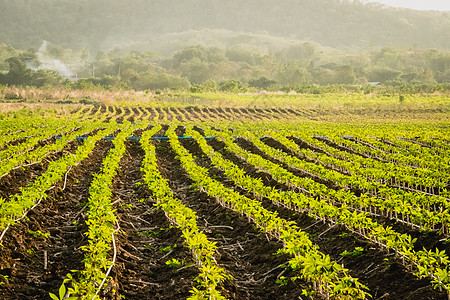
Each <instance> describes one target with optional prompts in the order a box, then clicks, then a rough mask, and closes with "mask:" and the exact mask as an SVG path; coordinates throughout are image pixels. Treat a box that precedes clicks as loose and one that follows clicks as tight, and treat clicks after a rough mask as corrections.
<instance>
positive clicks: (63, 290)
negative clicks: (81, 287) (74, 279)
mask: <svg viewBox="0 0 450 300" xmlns="http://www.w3.org/2000/svg"><path fill="white" fill-rule="evenodd" d="M65 294H66V286H65V285H64V283H63V284H61V286H60V287H59V299H64V295H65Z"/></svg>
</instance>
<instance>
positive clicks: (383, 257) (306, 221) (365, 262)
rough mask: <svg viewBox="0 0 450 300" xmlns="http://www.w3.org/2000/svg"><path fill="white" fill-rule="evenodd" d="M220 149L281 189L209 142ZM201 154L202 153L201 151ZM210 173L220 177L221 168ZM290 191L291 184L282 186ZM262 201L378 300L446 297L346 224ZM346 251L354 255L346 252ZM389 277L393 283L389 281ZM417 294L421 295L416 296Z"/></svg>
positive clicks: (217, 144) (259, 174)
mask: <svg viewBox="0 0 450 300" xmlns="http://www.w3.org/2000/svg"><path fill="white" fill-rule="evenodd" d="M208 143H209V144H210V145H211V146H213V148H214V149H215V150H216V151H219V152H221V153H222V155H224V158H227V159H229V160H231V161H233V162H234V163H235V164H236V165H238V166H239V167H240V168H243V169H244V170H245V171H246V173H247V175H249V176H251V177H253V178H261V179H262V180H263V182H264V184H265V185H268V186H274V187H276V188H279V185H280V184H279V183H276V184H274V183H275V181H274V180H273V178H271V175H270V174H267V173H265V172H260V171H258V170H256V169H255V168H254V167H252V166H250V165H248V164H247V163H245V162H243V161H242V160H241V159H240V158H238V157H237V156H236V155H234V154H233V153H230V152H228V151H227V150H225V148H224V143H222V142H220V141H217V140H210V141H209V142H208ZM198 155H199V156H200V155H201V154H198ZM213 169H215V168H211V169H210V172H211V173H212V174H214V176H215V177H216V179H217V178H219V177H220V176H221V175H220V173H221V171H220V170H217V169H216V170H213ZM221 181H222V182H223V183H224V184H226V183H227V181H228V185H230V186H233V184H234V183H233V182H230V181H229V180H227V179H226V178H223V179H222V180H221ZM235 189H236V190H237V191H239V192H240V193H241V194H244V195H246V196H247V197H250V198H253V195H252V194H250V193H247V192H246V191H244V190H242V189H240V188H238V187H236V188H235ZM282 189H283V190H286V189H287V187H286V186H284V187H283V188H282ZM262 204H263V206H264V207H265V208H266V209H269V210H271V211H276V212H278V214H279V216H280V217H282V218H285V219H287V220H290V221H295V222H296V223H297V225H298V226H299V227H300V228H301V229H302V230H304V231H305V232H307V233H309V234H310V238H311V240H312V241H313V242H314V243H316V244H317V245H319V247H320V249H321V251H322V252H324V253H327V254H329V255H330V257H331V258H332V259H333V260H335V261H337V262H339V263H341V262H342V263H344V265H345V267H346V268H349V269H350V274H351V275H352V276H354V277H357V278H360V280H361V281H362V282H363V283H364V284H366V285H367V286H368V287H369V289H370V293H371V294H372V296H373V298H374V299H378V298H381V297H383V298H382V299H445V293H442V292H438V291H437V290H434V289H433V287H432V285H431V284H430V280H429V279H418V278H417V277H415V276H414V275H413V274H412V273H411V272H409V271H407V270H406V269H405V267H403V266H402V265H401V263H400V261H399V260H398V259H396V258H395V257H394V255H393V253H390V252H385V251H382V250H380V249H378V248H377V246H376V245H374V244H372V243H370V242H368V241H367V240H365V239H363V238H362V237H359V236H356V235H355V234H352V233H351V232H349V231H348V230H346V229H345V228H344V227H343V226H339V225H337V226H332V227H330V225H328V224H324V223H322V222H317V221H316V220H314V219H313V218H312V217H309V216H308V215H307V214H306V213H296V212H294V211H291V210H289V209H286V208H283V207H279V206H276V205H274V204H273V203H272V202H271V201H270V200H269V199H267V198H263V199H262ZM356 247H361V248H362V249H363V251H362V252H361V253H359V254H358V253H356V252H354V251H355V249H356ZM345 251H347V252H349V253H353V254H347V255H345V254H344V255H343V254H342V253H344V252H345ZM386 278H389V279H390V280H389V282H386ZM416 297H417V298H416Z"/></svg>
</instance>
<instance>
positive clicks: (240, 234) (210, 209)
mask: <svg viewBox="0 0 450 300" xmlns="http://www.w3.org/2000/svg"><path fill="white" fill-rule="evenodd" d="M156 143H157V157H158V165H159V166H160V168H161V169H160V171H161V173H162V174H163V175H164V176H165V177H166V178H168V179H169V183H170V186H171V189H172V190H173V191H174V193H175V195H176V197H177V198H178V199H180V200H182V201H183V203H184V204H185V205H187V206H188V207H190V208H191V209H193V210H194V211H196V213H197V222H198V223H199V227H200V228H201V229H202V230H203V231H204V232H205V234H206V235H207V236H208V238H209V239H210V240H212V241H215V242H217V246H218V253H217V255H216V260H217V263H218V264H219V265H220V266H222V267H224V268H225V269H226V270H227V272H228V273H229V274H231V275H232V276H233V277H234V280H233V281H232V282H229V283H227V284H226V285H225V286H224V288H225V291H224V292H223V294H224V295H225V296H226V297H228V298H230V299H299V297H300V294H301V290H302V288H306V285H305V283H304V282H302V281H300V280H297V281H295V282H291V281H289V282H288V283H287V285H285V286H283V285H280V284H278V283H277V282H276V281H277V278H279V277H280V276H286V277H292V276H294V274H293V273H292V271H289V270H287V269H285V267H284V264H285V263H286V262H287V261H288V257H287V256H286V255H275V253H276V252H277V251H278V249H280V248H281V247H282V244H281V243H280V242H278V241H275V240H271V239H268V238H267V237H266V235H265V234H263V233H262V232H261V231H260V230H258V229H256V228H255V227H254V226H253V225H252V224H250V223H249V222H248V220H247V218H245V217H242V216H240V215H239V214H238V213H235V212H234V211H232V210H229V209H226V208H223V207H222V206H220V205H219V204H218V203H217V202H216V201H215V199H212V198H211V197H209V196H208V195H207V194H206V193H203V192H200V191H199V190H198V189H196V188H194V185H193V182H192V181H191V180H190V179H189V177H188V175H187V174H186V172H185V171H184V169H183V168H182V167H181V165H180V163H179V162H178V161H177V160H176V159H175V156H176V155H175V153H174V152H173V150H171V148H170V145H169V144H168V142H167V141H157V142H156ZM182 143H183V144H186V143H189V142H188V141H186V142H185V141H183V142H182Z"/></svg>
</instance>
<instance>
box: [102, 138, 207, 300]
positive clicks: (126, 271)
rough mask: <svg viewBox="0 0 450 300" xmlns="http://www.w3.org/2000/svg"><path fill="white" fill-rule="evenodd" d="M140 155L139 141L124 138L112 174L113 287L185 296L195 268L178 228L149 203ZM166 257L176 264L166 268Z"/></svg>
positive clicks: (129, 293) (127, 292)
mask: <svg viewBox="0 0 450 300" xmlns="http://www.w3.org/2000/svg"><path fill="white" fill-rule="evenodd" d="M135 136H140V132H139V133H138V134H135ZM144 155H145V153H144V151H143V150H142V148H141V147H140V144H139V142H138V141H136V140H130V141H127V150H126V153H125V155H124V156H123V157H122V160H121V162H120V167H119V169H120V171H119V173H118V175H117V176H116V178H115V179H114V188H113V195H114V197H113V199H112V202H113V203H115V208H116V209H117V212H116V215H117V217H118V220H119V224H120V228H121V230H120V233H119V234H118V238H117V240H118V245H117V249H118V253H117V262H116V266H115V268H113V271H112V277H113V278H114V281H113V282H114V284H113V286H112V288H114V289H115V290H117V291H118V294H120V295H122V296H124V297H125V299H186V298H187V297H188V296H189V295H190V293H189V290H190V289H191V288H192V286H193V284H194V278H195V277H196V276H197V275H198V273H199V272H198V269H197V267H196V265H195V263H194V261H193V257H192V255H191V252H190V250H189V249H188V248H187V247H184V246H183V241H184V239H183V238H182V236H181V235H182V233H181V231H180V230H179V229H177V228H176V227H175V226H174V225H172V224H171V223H170V222H169V221H168V219H167V218H166V216H165V215H164V213H163V211H162V210H160V209H158V208H157V207H155V206H153V204H154V203H155V202H154V201H153V200H152V198H151V193H150V191H149V190H148V188H147V187H146V185H145V184H144V182H143V177H142V176H143V174H142V172H141V170H140V168H141V165H142V160H143V157H144ZM170 260H176V261H178V262H180V263H181V265H180V266H178V267H171V266H169V265H168V264H166V262H168V261H170ZM116 296H117V295H116ZM110 297H111V296H110Z"/></svg>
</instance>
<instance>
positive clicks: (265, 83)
mask: <svg viewBox="0 0 450 300" xmlns="http://www.w3.org/2000/svg"><path fill="white" fill-rule="evenodd" d="M275 83H276V81H275V80H271V79H268V78H267V77H265V76H262V77H259V78H258V79H253V80H250V81H249V82H248V85H249V86H251V87H256V88H260V89H267V88H269V87H271V86H272V85H274V84H275Z"/></svg>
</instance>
